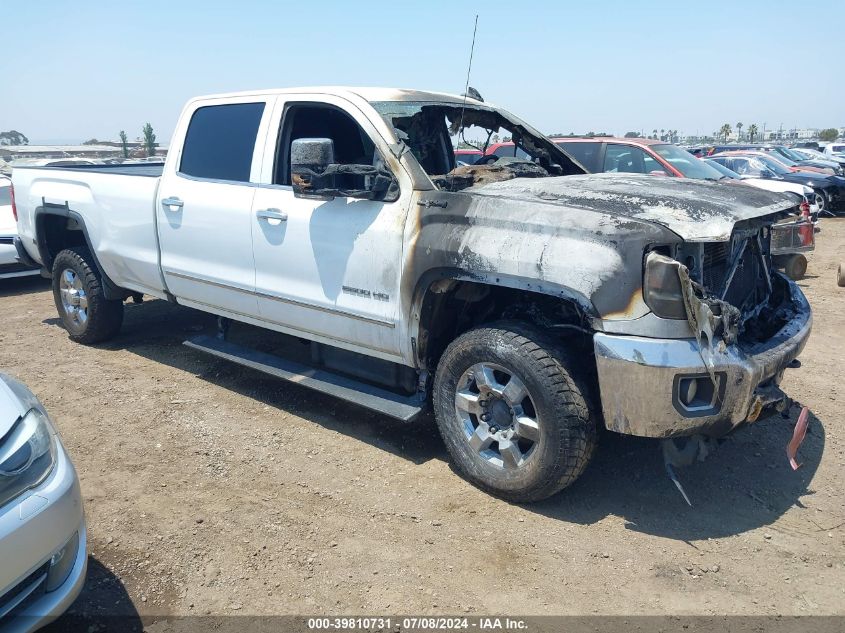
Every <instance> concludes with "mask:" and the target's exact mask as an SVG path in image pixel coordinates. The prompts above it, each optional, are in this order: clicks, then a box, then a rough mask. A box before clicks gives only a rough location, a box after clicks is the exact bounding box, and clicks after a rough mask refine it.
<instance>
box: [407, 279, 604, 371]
mask: <svg viewBox="0 0 845 633" xmlns="http://www.w3.org/2000/svg"><path fill="white" fill-rule="evenodd" d="M502 318H522V319H523V320H526V321H529V322H534V323H537V324H538V325H544V326H547V327H551V328H555V327H557V328H559V329H560V330H561V331H562V330H564V329H569V330H570V331H572V332H578V333H581V334H583V335H585V336H586V335H590V336H591V335H592V332H593V331H596V330H601V320H600V318H599V314H598V311H597V310H596V308H595V306H594V305H593V304H592V302H591V301H590V300H589V299H588V298H587V297H586V296H584V295H583V294H582V293H579V292H577V291H574V290H572V289H571V288H568V287H566V286H561V285H556V284H550V283H547V282H543V281H538V280H537V279H530V278H523V277H516V276H512V275H501V274H496V273H483V274H475V273H468V272H466V271H463V270H460V269H454V268H439V269H433V270H430V271H428V272H426V273H425V274H424V275H423V276H421V277H420V279H419V280H418V282H417V285H416V289H415V291H414V294H413V301H412V304H411V310H410V320H409V331H410V336H411V341H412V347H413V354H414V362H415V363H416V365H417V366H418V367H420V368H422V369H426V370H433V369H434V367H436V363H437V359H438V358H439V357H440V355H441V354H442V353H443V350H444V349H445V348H446V346H447V345H448V344H449V342H451V341H452V340H454V339H455V338H456V337H457V336H459V335H460V334H462V333H463V332H465V331H466V330H468V329H470V328H472V327H475V326H477V325H479V324H481V323H485V322H489V321H494V320H498V319H502Z"/></svg>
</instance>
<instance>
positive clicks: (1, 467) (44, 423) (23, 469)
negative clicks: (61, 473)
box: [0, 409, 56, 506]
mask: <svg viewBox="0 0 845 633" xmlns="http://www.w3.org/2000/svg"><path fill="white" fill-rule="evenodd" d="M55 461H56V438H55V435H54V433H53V427H52V425H51V424H50V421H49V420H48V419H47V416H46V415H45V414H44V413H43V412H42V411H41V410H40V409H30V410H29V412H28V413H27V414H26V415H25V416H23V417H22V418H21V419H20V420H18V421H17V422H16V423H15V425H14V426H13V427H12V430H11V431H9V433H8V434H7V435H6V437H4V438H3V439H2V441H1V442H0V506H3V505H5V504H6V503H8V502H9V501H11V500H12V499H14V498H15V497H17V496H19V495H21V494H22V493H24V492H26V491H27V490H29V489H30V488H34V487H35V486H37V485H38V484H40V483H41V482H42V481H44V479H45V478H46V477H47V475H49V474H50V471H51V470H52V469H53V464H54V463H55Z"/></svg>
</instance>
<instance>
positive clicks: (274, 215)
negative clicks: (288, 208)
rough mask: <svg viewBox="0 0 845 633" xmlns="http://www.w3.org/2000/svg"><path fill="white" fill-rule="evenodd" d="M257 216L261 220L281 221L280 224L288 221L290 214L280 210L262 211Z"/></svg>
mask: <svg viewBox="0 0 845 633" xmlns="http://www.w3.org/2000/svg"><path fill="white" fill-rule="evenodd" d="M255 216H256V217H257V218H258V219H260V220H279V221H280V222H284V221H285V220H287V219H288V214H287V213H285V212H284V211H281V210H279V209H261V210H260V211H258V212H256V214H255Z"/></svg>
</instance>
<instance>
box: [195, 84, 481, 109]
mask: <svg viewBox="0 0 845 633" xmlns="http://www.w3.org/2000/svg"><path fill="white" fill-rule="evenodd" d="M309 92H310V93H317V94H331V95H337V96H346V97H349V96H356V97H359V98H361V99H365V100H366V101H435V102H441V103H454V104H462V103H466V104H467V105H477V106H484V105H487V106H489V105H490V104H489V103H485V102H483V101H478V100H477V99H473V98H472V97H462V96H460V95H455V94H449V93H446V92H432V91H428V90H411V89H407V88H374V87H352V86H304V87H301V88H271V89H263V90H245V91H241V92H227V93H221V94H211V95H203V96H200V97H196V99H195V100H200V99H222V98H227V97H248V96H268V95H284V94H301V93H309Z"/></svg>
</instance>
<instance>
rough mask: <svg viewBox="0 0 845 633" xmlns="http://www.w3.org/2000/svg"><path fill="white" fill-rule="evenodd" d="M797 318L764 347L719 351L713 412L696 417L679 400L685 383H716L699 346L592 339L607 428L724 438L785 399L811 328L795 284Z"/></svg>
mask: <svg viewBox="0 0 845 633" xmlns="http://www.w3.org/2000/svg"><path fill="white" fill-rule="evenodd" d="M790 290H791V293H792V301H793V306H794V315H793V318H792V319H791V320H790V321H789V322H788V323H787V324H786V325H785V326H784V327H783V328H781V330H780V331H779V332H777V333H776V334H775V335H774V336H772V337H771V338H770V339H769V340H768V341H765V342H764V343H758V344H755V345H753V346H743V345H742V344H740V345H731V346H727V347H725V349H724V351H718V350H712V351H710V352H709V354H708V355H709V356H710V357H711V358H712V359H713V364H712V370H713V371H712V374H713V375H715V376H716V378H717V381H718V383H719V387H718V388H717V389H714V396H713V400H712V406H709V407H708V406H702V407H698V408H697V410H695V409H696V408H695V407H693V408H692V410H691V409H688V408H686V407H685V406H683V405H682V404H681V403H680V400H679V393H678V392H679V384H682V381H683V380H690V379H693V380H694V379H696V378H703V379H704V380H706V381H707V382H708V383H709V382H710V381H711V379H710V376H711V372H709V371H708V368H707V367H705V365H704V362H703V360H702V358H701V354H700V351H699V347H698V343H697V341H696V340H695V339H692V338H690V339H675V340H667V339H653V338H645V337H639V336H619V335H611V334H604V333H597V334H596V335H595V336H594V338H593V344H594V347H595V354H596V366H597V369H598V379H599V390H600V392H601V400H602V412H603V413H604V420H605V426H606V427H607V428H608V429H609V430H611V431H617V432H619V433H625V434H629V435H638V436H642V437H681V436H688V435H695V434H698V433H700V434H704V435H707V436H711V437H718V436H721V435H724V434H726V433H728V432H730V431H731V430H733V429H734V428H735V427H737V426H738V425H740V424H742V423H743V422H746V421H748V422H752V421H754V420H756V419H758V417H759V416H760V413H761V411H762V410H763V409H764V408H766V407H769V406H771V405H775V404H777V403H778V401H781V400H783V399H784V395H783V393H782V392H781V391H780V389H779V388H778V384H779V383H780V379H781V377H782V375H783V371H784V369H785V368H786V367H787V365H789V364H790V363H791V362H792V361H793V360H795V358H796V357H797V356H798V355H799V354H800V353H801V351H802V350H803V349H804V345H805V344H806V343H807V339H808V338H809V336H810V330H811V329H812V322H813V317H812V312H811V310H810V305H809V303H807V300H806V298H805V297H804V295H803V294H802V293H801V290H800V289H799V288H798V286H796V285H795V284H794V283H792V282H790Z"/></svg>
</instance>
